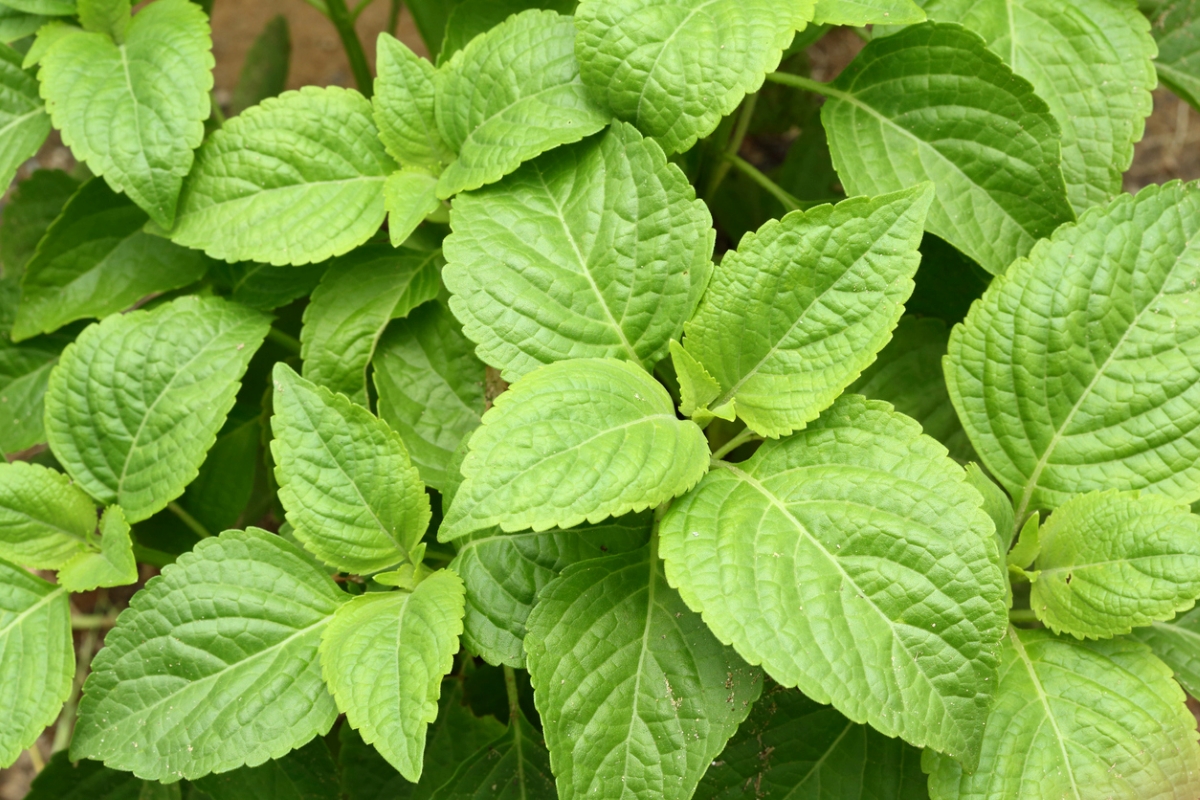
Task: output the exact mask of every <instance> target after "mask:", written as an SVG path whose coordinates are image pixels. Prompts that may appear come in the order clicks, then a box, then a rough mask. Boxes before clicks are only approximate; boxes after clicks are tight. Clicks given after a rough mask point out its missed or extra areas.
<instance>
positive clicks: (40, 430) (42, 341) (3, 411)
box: [0, 335, 70, 453]
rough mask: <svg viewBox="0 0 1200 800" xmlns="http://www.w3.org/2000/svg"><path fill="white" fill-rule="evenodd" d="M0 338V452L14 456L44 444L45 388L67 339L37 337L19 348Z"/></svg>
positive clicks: (63, 337)
mask: <svg viewBox="0 0 1200 800" xmlns="http://www.w3.org/2000/svg"><path fill="white" fill-rule="evenodd" d="M6 338H7V337H3V336H0V450H2V451H3V452H4V453H16V452H19V451H21V450H24V449H26V448H28V447H32V446H33V445H35V444H41V443H43V442H45V441H46V428H45V425H44V424H43V422H44V418H45V416H46V413H45V412H46V408H45V397H46V385H47V383H48V382H49V380H50V371H51V370H53V369H54V365H55V364H57V363H58V357H59V354H60V353H61V352H62V349H63V348H64V347H65V346H66V345H68V344H70V338H69V337H66V336H62V335H56V336H45V337H41V336H39V337H38V338H36V339H32V340H30V341H29V342H26V343H24V344H20V345H14V344H10V343H9V342H8V341H6Z"/></svg>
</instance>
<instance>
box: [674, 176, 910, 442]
mask: <svg viewBox="0 0 1200 800" xmlns="http://www.w3.org/2000/svg"><path fill="white" fill-rule="evenodd" d="M932 195H933V193H932V191H931V189H930V187H929V186H928V185H927V184H926V185H923V186H920V187H917V188H914V189H909V190H906V191H903V192H899V193H897V194H892V195H885V196H884V197H879V198H875V199H868V198H865V197H862V198H854V199H851V200H845V201H843V202H841V203H839V204H838V205H836V206H818V207H816V208H814V209H811V210H809V211H794V212H792V213H791V214H788V215H787V216H786V217H784V218H783V219H782V220H779V221H771V222H768V223H767V224H766V225H763V227H762V228H760V229H759V231H758V232H757V233H755V234H747V235H746V236H744V237H743V238H742V241H741V243H740V245H739V246H738V249H737V251H736V252H731V253H727V254H726V255H725V257H724V258H723V259H722V260H721V264H720V265H719V266H718V267H717V268H716V270H715V271H714V272H713V278H712V282H711V284H710V285H709V287H708V292H707V294H705V295H704V299H703V300H702V301H701V302H700V307H699V308H697V309H696V313H695V315H694V316H693V317H692V319H691V320H690V321H689V322H688V324H687V325H686V327H685V330H686V331H687V336H686V338H685V339H684V340H683V346H684V348H685V349H686V350H687V351H688V353H689V354H690V355H691V356H692V357H694V358H695V359H696V360H697V361H699V362H700V363H701V364H702V365H704V368H705V369H706V370H707V371H708V372H709V374H710V375H712V377H713V378H715V379H716V381H717V382H718V383H719V384H720V385H721V389H722V392H721V395H720V396H719V397H717V399H715V400H713V401H712V402H711V404H710V405H711V406H712V407H713V408H720V407H721V406H723V405H725V404H726V403H728V402H730V401H734V408H735V410H736V411H737V415H738V417H739V418H741V420H742V421H743V422H745V423H746V425H747V427H749V428H750V429H751V430H753V431H754V432H755V433H757V434H760V435H762V436H769V437H772V438H774V437H778V436H780V435H783V434H788V433H791V432H792V431H795V430H799V429H801V428H803V427H804V426H805V425H806V424H807V423H808V422H809V421H811V420H813V419H815V418H816V417H817V415H818V414H820V413H821V411H823V410H824V409H825V408H827V407H828V406H829V404H830V403H832V402H833V401H834V399H835V398H837V396H838V395H840V394H841V393H842V390H843V389H844V388H845V387H846V386H847V384H849V383H851V382H852V381H853V380H854V379H855V378H857V377H858V375H859V373H860V372H861V371H862V370H863V369H864V368H865V367H867V366H868V365H869V364H870V363H871V362H872V361H873V360H874V359H875V354H876V353H878V352H879V351H880V349H882V348H883V346H884V345H885V344H887V341H888V339H889V338H890V335H891V331H892V328H894V327H895V326H896V322H897V321H898V320H899V319H900V315H901V314H903V313H904V306H903V303H904V301H905V300H907V299H908V296H909V295H910V294H911V293H912V289H913V281H912V276H913V274H914V273H916V271H917V265H918V264H919V263H920V260H921V257H920V254H919V253H918V252H917V246H918V245H920V243H921V234H922V226H923V224H924V220H925V212H926V210H927V209H928V208H929V202H930V200H931V198H932ZM731 326H732V327H733V328H735V329H736V330H737V335H736V336H730V335H729V330H730V327H731Z"/></svg>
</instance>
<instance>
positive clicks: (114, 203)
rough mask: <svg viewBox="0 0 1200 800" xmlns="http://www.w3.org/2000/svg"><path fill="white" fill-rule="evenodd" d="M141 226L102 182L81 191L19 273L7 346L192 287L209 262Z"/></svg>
mask: <svg viewBox="0 0 1200 800" xmlns="http://www.w3.org/2000/svg"><path fill="white" fill-rule="evenodd" d="M160 1H161V0H160ZM147 219H148V218H147V216H146V212H144V211H142V210H141V209H140V208H138V207H137V206H136V205H134V204H133V201H132V200H130V199H129V198H127V197H122V196H121V195H118V194H115V193H114V192H113V191H112V189H110V188H109V187H108V186H107V185H106V184H105V183H104V181H102V180H100V179H98V178H94V179H92V180H91V181H89V182H88V183H87V184H85V185H84V186H83V188H81V189H80V190H79V191H78V192H77V193H76V194H75V196H74V197H72V198H71V199H70V200H69V201H68V202H67V205H66V207H65V208H64V209H63V211H62V214H61V215H60V216H59V217H58V219H56V220H55V221H54V223H53V224H51V226H50V228H49V230H47V231H46V236H45V238H44V239H43V240H42V242H41V244H39V245H38V249H37V252H36V253H35V254H34V256H33V258H32V259H30V261H29V264H28V265H27V266H26V268H25V275H24V277H23V278H22V279H21V305H20V306H19V307H18V308H17V319H16V321H15V322H14V323H13V330H12V338H13V340H14V341H21V340H22V339H28V338H30V337H31V336H36V335H37V334H39V333H50V332H52V331H56V330H58V329H59V328H61V327H62V326H63V325H66V324H67V323H68V322H74V321H75V320H77V319H85V318H88V317H97V318H103V317H106V316H108V315H109V314H113V313H116V312H118V311H124V310H125V309H127V308H129V307H130V306H132V305H134V304H135V303H137V302H138V301H139V300H141V299H143V298H145V297H146V296H147V295H151V294H158V293H160V292H165V291H168V290H170V289H178V288H181V287H183V286H187V285H188V284H191V283H194V282H195V281H198V280H200V278H202V277H203V276H204V273H205V272H206V271H207V270H208V265H209V263H210V262H209V260H208V259H207V258H205V257H204V255H203V254H202V253H198V252H196V251H195V250H188V249H186V248H183V247H180V246H179V245H177V244H174V243H172V242H170V241H169V240H167V239H163V238H162V237H160V236H152V235H150V234H148V233H145V232H143V230H142V227H143V226H144V225H145V224H146V221H147Z"/></svg>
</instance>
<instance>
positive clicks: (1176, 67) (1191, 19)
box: [1139, 0, 1200, 109]
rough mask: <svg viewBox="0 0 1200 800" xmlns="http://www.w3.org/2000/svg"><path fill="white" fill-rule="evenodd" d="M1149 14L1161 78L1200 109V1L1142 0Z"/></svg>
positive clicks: (1155, 64) (1157, 66)
mask: <svg viewBox="0 0 1200 800" xmlns="http://www.w3.org/2000/svg"><path fill="white" fill-rule="evenodd" d="M1139 5H1140V6H1142V8H1143V10H1144V11H1145V12H1146V13H1147V14H1149V16H1150V23H1151V28H1150V31H1151V33H1152V34H1153V35H1154V39H1155V41H1156V42H1157V43H1158V58H1157V60H1155V62H1154V66H1155V67H1156V68H1157V69H1158V77H1159V79H1160V80H1161V81H1162V82H1163V83H1164V84H1166V85H1167V86H1168V87H1170V89H1171V91H1173V92H1175V94H1177V95H1179V96H1180V97H1182V98H1183V99H1184V100H1186V101H1187V102H1189V103H1191V104H1192V107H1193V108H1196V109H1200V0H1142V2H1141V3H1139Z"/></svg>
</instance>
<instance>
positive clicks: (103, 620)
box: [71, 614, 117, 631]
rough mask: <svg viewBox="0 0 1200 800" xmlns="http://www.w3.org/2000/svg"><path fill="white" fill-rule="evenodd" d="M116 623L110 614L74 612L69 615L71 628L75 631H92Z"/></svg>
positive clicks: (109, 626)
mask: <svg viewBox="0 0 1200 800" xmlns="http://www.w3.org/2000/svg"><path fill="white" fill-rule="evenodd" d="M116 624H117V618H116V617H115V616H112V615H110V614H74V615H72V616H71V629H72V630H76V631H94V630H96V629H98V628H111V627H112V626H114V625H116Z"/></svg>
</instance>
